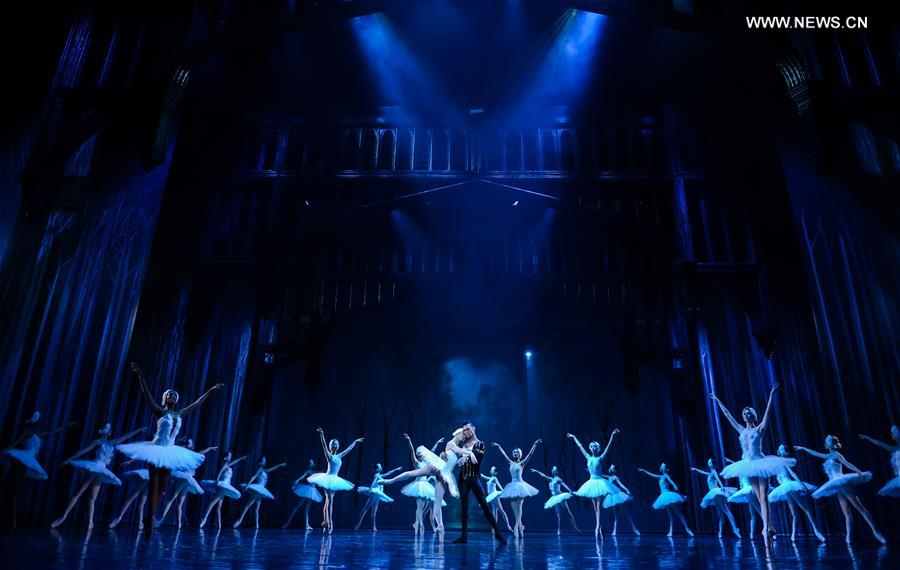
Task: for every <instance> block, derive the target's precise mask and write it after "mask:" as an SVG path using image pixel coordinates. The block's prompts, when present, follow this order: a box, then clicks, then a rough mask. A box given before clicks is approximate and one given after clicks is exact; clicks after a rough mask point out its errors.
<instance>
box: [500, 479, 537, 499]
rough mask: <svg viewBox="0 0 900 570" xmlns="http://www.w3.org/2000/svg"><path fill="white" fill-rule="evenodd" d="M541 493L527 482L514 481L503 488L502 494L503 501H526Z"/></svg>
mask: <svg viewBox="0 0 900 570" xmlns="http://www.w3.org/2000/svg"><path fill="white" fill-rule="evenodd" d="M538 493H540V491H538V490H537V489H535V488H534V487H532V486H531V485H529V484H528V483H526V482H525V481H512V482H510V483H509V484H508V485H507V486H506V487H504V488H503V492H502V493H500V498H502V499H526V498H528V497H534V496H535V495H537V494H538Z"/></svg>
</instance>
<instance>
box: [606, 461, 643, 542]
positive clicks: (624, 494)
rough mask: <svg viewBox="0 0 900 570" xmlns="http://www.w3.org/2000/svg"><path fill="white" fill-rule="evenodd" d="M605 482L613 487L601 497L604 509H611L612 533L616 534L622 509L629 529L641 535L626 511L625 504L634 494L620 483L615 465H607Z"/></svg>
mask: <svg viewBox="0 0 900 570" xmlns="http://www.w3.org/2000/svg"><path fill="white" fill-rule="evenodd" d="M604 477H605V478H606V480H607V482H608V483H609V485H610V487H612V488H613V489H615V490H614V491H613V492H612V493H610V494H608V495H606V496H605V497H603V508H604V509H612V513H613V531H612V535H613V536H616V532H617V530H618V527H619V511H620V510H622V511H623V512H624V514H625V518H627V519H628V522H629V523H630V524H631V530H632V531H633V532H634V535H635V536H641V532H640V531H639V530H638V529H637V526H636V525H635V524H634V519H632V518H631V513H630V512H628V506H627V505H626V504H625V503H627V502H628V501H630V500H631V499H633V498H634V496H633V495H632V494H631V491H629V490H628V487H626V486H625V484H624V483H622V480H621V479H619V475H618V471H617V470H616V466H615V465H610V466H609V475H608V476H606V475H604Z"/></svg>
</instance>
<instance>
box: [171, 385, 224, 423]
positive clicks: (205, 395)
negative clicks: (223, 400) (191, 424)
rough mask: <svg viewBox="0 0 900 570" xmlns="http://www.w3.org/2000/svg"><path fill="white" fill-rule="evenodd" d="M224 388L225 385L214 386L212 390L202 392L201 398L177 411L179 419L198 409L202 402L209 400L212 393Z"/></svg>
mask: <svg viewBox="0 0 900 570" xmlns="http://www.w3.org/2000/svg"><path fill="white" fill-rule="evenodd" d="M224 387H225V384H216V385H215V386H213V387H212V388H210V389H209V390H207V391H206V392H204V393H203V395H202V396H200V397H199V398H197V400H196V401H195V402H194V403H192V404H188V405H187V406H186V407H184V408H182V409H181V410H179V412H178V415H179V416H181V417H184V416H186V415H188V414H189V413H191V412H192V411H194V410H195V409H197V407H199V406H200V404H202V403H203V401H204V400H206V399H207V398H209V397H210V395H212V393H213V392H215V391H216V390H221V389H222V388H224Z"/></svg>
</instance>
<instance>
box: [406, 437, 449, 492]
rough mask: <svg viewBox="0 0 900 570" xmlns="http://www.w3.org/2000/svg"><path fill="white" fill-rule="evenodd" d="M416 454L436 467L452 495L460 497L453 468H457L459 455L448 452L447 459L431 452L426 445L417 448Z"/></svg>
mask: <svg viewBox="0 0 900 570" xmlns="http://www.w3.org/2000/svg"><path fill="white" fill-rule="evenodd" d="M416 454H417V455H418V456H419V457H421V458H422V461H424V462H425V463H427V464H428V465H430V466H431V467H432V468H434V469H436V470H437V472H438V473H439V474H440V476H441V480H442V481H443V482H444V484H445V485H446V487H447V490H448V491H450V495H451V496H452V497H459V489H457V487H456V478H455V477H454V476H453V470H454V469H455V468H456V461H457V457H456V454H455V453H453V452H452V451H448V452H447V461H444V460H443V459H441V458H440V457H439V456H437V455H435V454H434V453H432V452H431V450H430V449H428V448H427V447H425V446H424V445H420V446H419V447H417V448H416Z"/></svg>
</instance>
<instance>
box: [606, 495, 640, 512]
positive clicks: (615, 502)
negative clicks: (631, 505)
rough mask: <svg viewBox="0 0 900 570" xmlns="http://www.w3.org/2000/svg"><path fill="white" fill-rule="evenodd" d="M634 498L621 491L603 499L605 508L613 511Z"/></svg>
mask: <svg viewBox="0 0 900 570" xmlns="http://www.w3.org/2000/svg"><path fill="white" fill-rule="evenodd" d="M633 498H634V497H632V496H631V495H629V494H628V493H626V492H624V491H621V492H619V493H610V494H609V495H607V496H605V497H603V508H604V509H611V508H613V507H618V506H619V505H621V504H622V503H627V502H628V501H630V500H631V499H633Z"/></svg>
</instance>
